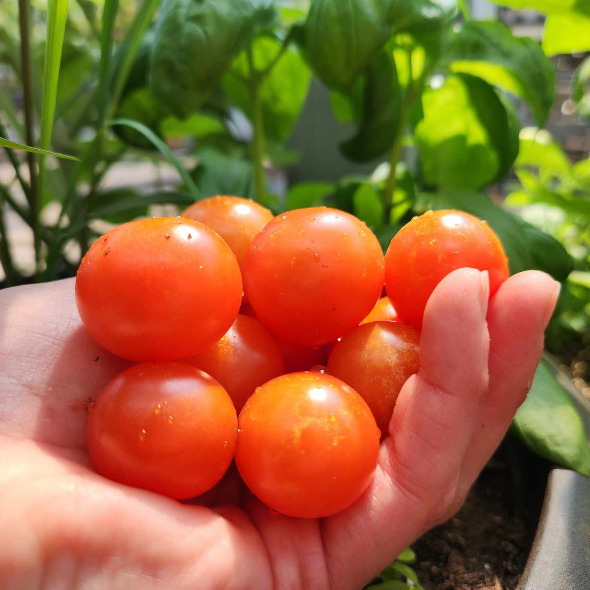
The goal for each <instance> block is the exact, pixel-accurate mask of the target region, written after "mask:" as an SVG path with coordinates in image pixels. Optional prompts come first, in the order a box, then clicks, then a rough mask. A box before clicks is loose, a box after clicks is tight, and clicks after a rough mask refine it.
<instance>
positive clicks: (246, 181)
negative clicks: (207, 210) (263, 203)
mask: <svg viewBox="0 0 590 590" xmlns="http://www.w3.org/2000/svg"><path fill="white" fill-rule="evenodd" d="M197 157H198V160H199V165H198V167H197V169H196V172H195V174H194V176H195V181H196V183H197V186H198V187H199V191H200V192H201V194H202V196H203V197H211V196H214V195H235V196H238V197H245V198H253V197H254V170H253V167H252V163H251V162H249V161H246V160H240V159H238V158H236V157H234V156H232V155H227V154H223V153H221V152H219V151H217V150H213V149H209V148H207V149H202V150H199V151H198V152H197Z"/></svg>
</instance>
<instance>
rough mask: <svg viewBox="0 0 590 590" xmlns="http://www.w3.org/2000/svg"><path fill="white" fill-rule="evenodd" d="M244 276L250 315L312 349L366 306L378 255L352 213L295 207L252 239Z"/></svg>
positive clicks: (372, 295) (379, 270) (379, 275)
mask: <svg viewBox="0 0 590 590" xmlns="http://www.w3.org/2000/svg"><path fill="white" fill-rule="evenodd" d="M243 274H244V286H245V287H244V288H245V291H246V296H247V297H248V301H249V302H250V305H252V307H253V309H254V311H255V313H256V317H258V318H259V319H260V321H261V322H262V323H263V324H265V325H266V326H267V327H268V328H270V329H271V330H272V332H274V333H275V334H276V335H277V336H278V337H279V338H281V339H283V340H287V341H289V342H293V343H295V344H299V345H302V346H310V347H315V346H320V345H322V344H325V343H326V342H330V341H332V340H336V339H337V338H338V337H339V336H342V334H345V333H346V332H348V331H350V330H351V329H352V328H354V327H355V326H356V325H357V324H358V323H359V322H360V321H361V320H362V319H363V318H364V317H365V316H366V315H367V314H368V313H369V311H371V309H372V308H373V306H374V305H375V302H376V301H377V299H379V296H380V294H381V290H382V287H383V254H382V252H381V247H380V246H379V242H378V241H377V238H376V237H375V235H374V234H373V233H372V232H371V230H370V229H369V228H368V227H367V226H366V225H365V224H364V223H363V222H361V221H360V220H358V219H357V218H356V217H353V216H352V215H349V214H348V213H345V212H343V211H338V210H336V209H328V208H327V207H314V208H309V209H298V210H294V211H289V212H287V213H285V214H284V215H280V216H279V217H276V218H275V219H274V220H273V221H271V222H270V223H269V224H268V225H267V226H266V227H265V228H264V229H263V230H262V232H260V233H259V234H258V235H257V236H256V237H255V238H254V240H253V241H252V244H251V245H250V248H249V250H248V252H247V254H246V259H245V261H244V264H243Z"/></svg>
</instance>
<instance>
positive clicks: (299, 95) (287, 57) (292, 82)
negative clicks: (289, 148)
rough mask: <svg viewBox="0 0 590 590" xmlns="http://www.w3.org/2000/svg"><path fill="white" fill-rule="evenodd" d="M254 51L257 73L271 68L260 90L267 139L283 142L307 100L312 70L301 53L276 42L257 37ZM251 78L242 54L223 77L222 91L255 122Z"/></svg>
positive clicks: (270, 38)
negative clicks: (250, 85)
mask: <svg viewBox="0 0 590 590" xmlns="http://www.w3.org/2000/svg"><path fill="white" fill-rule="evenodd" d="M251 51H252V55H253V60H254V65H255V67H256V69H257V71H266V70H268V69H269V68H270V70H269V71H268V73H267V74H266V75H265V76H264V78H263V80H262V81H261V82H260V86H259V88H258V96H259V100H260V106H261V109H262V120H263V125H264V129H265V132H266V137H267V138H268V139H271V140H274V141H277V142H284V141H286V140H287V139H288V138H289V136H290V135H291V133H292V131H293V127H294V126H295V123H296V122H297V119H298V118H299V114H300V113H301V109H302V108H303V105H304V103H305V99H306V98H307V92H308V89H309V83H310V79H311V75H310V71H309V68H308V67H307V66H306V65H305V62H304V61H303V59H302V57H301V56H300V54H299V52H298V51H296V50H295V49H294V48H292V47H286V46H285V45H284V42H282V41H281V40H280V39H277V38H273V37H269V36H263V37H258V38H256V39H255V40H254V41H253V43H252V45H251ZM249 77H250V71H249V65H248V58H247V55H246V53H245V52H242V54H241V55H240V56H239V57H238V58H237V59H236V60H235V62H234V63H233V65H232V67H231V70H230V72H229V73H228V74H227V75H226V76H225V77H224V79H223V88H224V90H225V92H226V93H227V95H228V97H229V98H230V99H231V101H232V102H233V103H234V104H235V105H236V106H238V107H239V108H240V109H241V110H242V111H243V112H244V113H245V114H246V115H247V116H248V118H249V119H250V120H253V117H254V114H253V111H252V100H251V96H250V92H251V89H250V87H249Z"/></svg>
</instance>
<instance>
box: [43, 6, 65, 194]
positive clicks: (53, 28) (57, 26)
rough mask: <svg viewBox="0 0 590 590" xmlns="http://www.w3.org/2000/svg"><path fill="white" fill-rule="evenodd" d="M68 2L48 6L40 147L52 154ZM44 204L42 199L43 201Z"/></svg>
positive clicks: (44, 169)
mask: <svg viewBox="0 0 590 590" xmlns="http://www.w3.org/2000/svg"><path fill="white" fill-rule="evenodd" d="M67 17H68V0H51V1H50V2H49V3H48V14H47V43H46V48H45V70H44V75H43V106H42V108H41V136H40V139H39V147H40V148H41V149H42V150H49V148H50V147H51V135H52V133H53V122H54V119H55V105H56V102H57V89H58V84H59V69H60V63H61V54H62V50H63V45H64V34H65V28H66V20H67ZM45 171H46V162H45V158H41V159H40V160H39V187H40V189H39V190H40V196H41V197H42V196H43V189H44V186H45ZM41 200H42V199H41Z"/></svg>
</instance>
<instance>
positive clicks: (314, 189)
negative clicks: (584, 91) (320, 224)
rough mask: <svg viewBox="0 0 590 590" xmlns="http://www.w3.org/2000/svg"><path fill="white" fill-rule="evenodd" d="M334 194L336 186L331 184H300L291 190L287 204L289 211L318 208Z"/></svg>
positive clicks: (286, 200) (286, 199)
mask: <svg viewBox="0 0 590 590" xmlns="http://www.w3.org/2000/svg"><path fill="white" fill-rule="evenodd" d="M333 192H334V185H333V184H332V183H329V182H300V183H299V184H296V185H294V186H293V187H291V188H290V189H289V192H288V193H287V196H286V198H285V204H286V206H287V209H303V208H305V207H317V206H319V205H322V204H323V203H324V200H325V199H326V197H328V196H329V195H330V194H332V193H333Z"/></svg>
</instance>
